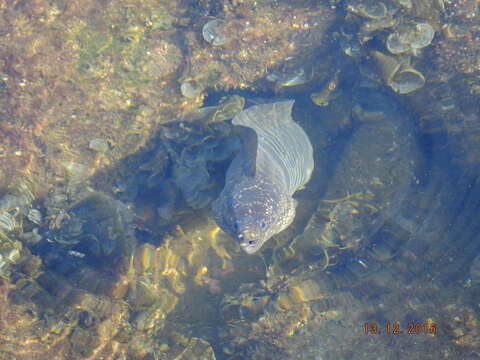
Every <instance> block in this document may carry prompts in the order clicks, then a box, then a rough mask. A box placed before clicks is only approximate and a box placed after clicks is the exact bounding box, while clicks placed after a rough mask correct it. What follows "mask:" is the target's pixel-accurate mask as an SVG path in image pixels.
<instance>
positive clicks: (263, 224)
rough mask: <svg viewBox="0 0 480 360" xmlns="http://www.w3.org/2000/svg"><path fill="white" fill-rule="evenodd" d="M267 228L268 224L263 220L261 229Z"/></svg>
mask: <svg viewBox="0 0 480 360" xmlns="http://www.w3.org/2000/svg"><path fill="white" fill-rule="evenodd" d="M266 228H267V224H265V222H263V221H262V222H261V223H260V229H262V230H265V229H266Z"/></svg>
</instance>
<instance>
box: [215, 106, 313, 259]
mask: <svg viewBox="0 0 480 360" xmlns="http://www.w3.org/2000/svg"><path fill="white" fill-rule="evenodd" d="M293 103H294V101H292V100H291V101H281V102H276V103H272V104H263V105H257V106H253V107H251V108H248V109H246V110H244V111H242V112H240V113H238V114H237V115H236V116H235V117H234V118H233V120H232V123H233V125H234V126H235V128H236V130H238V132H239V133H240V137H241V140H242V146H241V148H240V151H239V152H238V154H237V155H236V156H235V158H234V159H233V161H232V163H231V164H230V166H229V168H228V170H227V174H226V178H225V187H224V188H223V190H222V192H221V194H220V196H219V197H218V199H217V200H215V201H214V202H213V212H214V217H215V221H216V222H217V225H218V226H220V228H221V229H222V230H223V231H225V232H226V233H227V234H229V235H230V236H232V237H233V238H235V239H236V240H237V241H239V243H240V247H241V248H242V249H243V250H244V251H245V252H246V253H247V254H253V253H255V252H256V251H258V250H259V249H260V248H261V247H262V245H263V244H264V243H265V242H266V241H267V240H268V239H270V238H271V237H272V236H273V235H275V234H277V233H279V232H280V231H282V230H284V229H285V228H286V227H287V226H289V225H290V224H291V222H292V221H293V218H294V217H295V207H296V204H297V203H296V200H295V199H293V197H292V195H293V194H294V193H295V191H297V190H298V189H299V188H301V187H302V186H304V185H305V184H306V183H307V182H308V181H309V179H310V176H311V174H312V171H313V150H312V145H311V143H310V140H309V139H308V137H307V135H306V134H305V132H304V131H303V129H302V128H301V127H300V126H299V125H298V124H297V123H295V122H294V121H293V119H292V116H291V113H292V106H293Z"/></svg>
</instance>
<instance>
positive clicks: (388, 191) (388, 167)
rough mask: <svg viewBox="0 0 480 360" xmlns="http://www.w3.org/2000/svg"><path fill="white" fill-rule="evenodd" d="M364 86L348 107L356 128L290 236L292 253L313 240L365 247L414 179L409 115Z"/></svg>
mask: <svg viewBox="0 0 480 360" xmlns="http://www.w3.org/2000/svg"><path fill="white" fill-rule="evenodd" d="M364 91H365V92H366V93H368V94H369V95H368V96H369V97H368V98H365V99H363V100H362V102H361V103H360V104H357V105H355V106H354V107H353V109H352V113H353V116H354V121H355V123H356V124H357V125H358V128H357V129H356V130H355V132H354V133H353V134H352V137H351V139H350V141H349V142H348V144H347V145H346V147H345V149H344V152H343V155H342V157H341V159H340V160H339V163H338V165H337V166H336V167H335V173H334V175H333V177H332V178H331V179H330V180H329V183H328V185H327V189H326V192H325V195H324V197H325V199H326V200H321V201H320V204H319V206H318V208H317V210H316V211H315V212H314V213H313V214H312V216H311V218H310V220H309V221H308V223H307V225H306V227H305V229H304V230H303V233H302V234H301V235H300V236H299V237H298V238H296V239H295V240H294V241H293V244H292V245H294V246H295V247H296V249H297V252H300V253H301V252H302V251H301V250H300V249H304V250H305V251H308V249H310V248H311V247H312V246H313V245H319V246H320V247H322V248H327V249H328V248H336V249H342V250H346V249H353V250H355V249H358V248H359V247H364V246H366V245H367V244H368V242H369V241H372V238H373V235H374V234H375V233H377V232H378V231H379V229H380V228H381V227H382V226H383V225H384V224H385V222H386V221H387V220H388V219H389V218H390V217H392V216H393V214H395V212H396V211H398V209H399V207H400V205H401V204H402V201H403V199H405V198H406V197H407V195H408V192H409V189H410V187H411V185H412V183H413V182H414V181H415V176H416V170H417V166H418V165H417V164H418V163H420V161H421V159H422V158H421V156H420V153H419V151H418V148H417V145H416V143H415V139H414V136H413V132H412V126H411V124H409V121H410V120H409V119H408V117H406V116H405V114H403V113H400V112H397V110H396V109H395V108H394V107H393V105H391V104H390V103H389V100H388V99H387V98H386V97H385V96H383V95H382V94H380V93H374V92H367V91H366V90H364ZM374 104H375V105H374ZM372 138H374V139H375V142H374V143H370V142H371V139H372ZM369 143H370V144H369ZM368 144H369V145H368Z"/></svg>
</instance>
